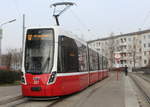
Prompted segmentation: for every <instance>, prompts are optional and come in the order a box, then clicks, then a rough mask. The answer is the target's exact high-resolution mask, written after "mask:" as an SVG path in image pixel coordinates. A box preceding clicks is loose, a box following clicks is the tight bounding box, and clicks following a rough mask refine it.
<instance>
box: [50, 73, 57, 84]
mask: <svg viewBox="0 0 150 107" xmlns="http://www.w3.org/2000/svg"><path fill="white" fill-rule="evenodd" d="M55 77H56V71H54V72H52V74H51V76H50V78H49V80H48V84H50V83H52V82H54V80H55Z"/></svg>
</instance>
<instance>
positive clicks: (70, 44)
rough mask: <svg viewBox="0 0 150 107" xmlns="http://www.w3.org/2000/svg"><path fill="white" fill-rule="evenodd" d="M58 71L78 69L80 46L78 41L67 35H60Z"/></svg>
mask: <svg viewBox="0 0 150 107" xmlns="http://www.w3.org/2000/svg"><path fill="white" fill-rule="evenodd" d="M58 50H59V57H58V70H59V71H58V72H77V71H78V66H79V63H78V47H77V45H76V42H75V41H74V40H73V39H71V38H69V37H66V36H60V37H59V48H58Z"/></svg>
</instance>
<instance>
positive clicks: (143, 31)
mask: <svg viewBox="0 0 150 107" xmlns="http://www.w3.org/2000/svg"><path fill="white" fill-rule="evenodd" d="M144 33H150V29H147V30H142V31H137V32H131V33H126V34H120V35H114V36H109V37H105V38H100V39H95V40H91V41H87V42H88V43H92V42H95V41H103V40H108V39H110V38H112V37H114V38H118V37H123V36H133V35H141V34H144Z"/></svg>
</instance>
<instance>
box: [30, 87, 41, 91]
mask: <svg viewBox="0 0 150 107" xmlns="http://www.w3.org/2000/svg"><path fill="white" fill-rule="evenodd" d="M31 90H32V91H40V90H41V87H31Z"/></svg>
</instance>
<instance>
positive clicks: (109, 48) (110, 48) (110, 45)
mask: <svg viewBox="0 0 150 107" xmlns="http://www.w3.org/2000/svg"><path fill="white" fill-rule="evenodd" d="M113 35H114V34H113V33H111V34H110V37H109V39H108V41H107V44H106V48H105V49H104V50H105V54H106V57H107V58H108V60H109V67H110V68H113V64H114V62H115V59H114V53H115V48H116V42H115V37H114V36H113Z"/></svg>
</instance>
